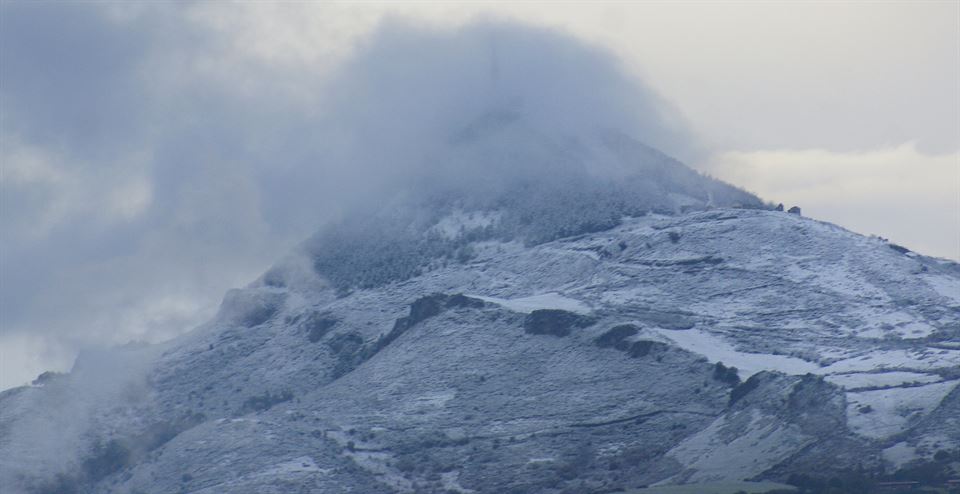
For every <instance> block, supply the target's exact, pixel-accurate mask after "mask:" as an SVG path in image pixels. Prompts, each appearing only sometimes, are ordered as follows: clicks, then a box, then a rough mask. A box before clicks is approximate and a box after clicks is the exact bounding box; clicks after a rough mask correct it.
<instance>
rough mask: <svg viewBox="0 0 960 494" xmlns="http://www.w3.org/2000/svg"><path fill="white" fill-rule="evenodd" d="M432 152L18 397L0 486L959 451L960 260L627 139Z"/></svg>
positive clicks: (868, 459)
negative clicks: (840, 221) (206, 312)
mask: <svg viewBox="0 0 960 494" xmlns="http://www.w3.org/2000/svg"><path fill="white" fill-rule="evenodd" d="M429 158H430V159H439V160H446V161H448V162H450V163H453V164H454V166H452V168H451V169H453V170H458V171H457V172H455V173H454V176H453V177H452V178H451V177H446V176H442V175H430V174H423V175H420V176H417V177H416V180H418V181H424V182H428V183H429V186H424V187H412V188H410V189H409V190H423V191H430V192H429V193H425V194H420V195H417V194H414V195H413V196H412V197H411V195H410V194H406V195H398V196H396V197H393V198H390V199H389V200H388V201H386V202H385V204H386V206H383V205H375V207H371V208H369V211H372V212H369V211H368V214H365V215H361V214H360V213H356V214H354V215H353V216H347V217H345V218H344V220H343V221H342V222H340V223H337V224H335V225H333V226H331V227H329V228H327V229H325V230H323V231H321V232H319V233H318V234H317V235H316V236H314V238H312V239H311V240H309V241H308V242H306V243H305V244H304V245H303V246H302V248H301V249H299V250H298V251H297V252H294V253H292V254H291V255H290V256H289V257H287V258H286V259H284V260H282V261H281V262H279V263H278V264H277V265H276V266H275V267H273V268H272V269H270V270H269V271H268V272H267V273H266V274H265V275H264V276H263V277H261V279H259V280H257V281H256V282H254V283H253V284H251V285H250V286H248V287H246V288H244V289H239V290H233V291H231V292H229V293H228V294H227V295H226V297H225V298H224V301H223V304H222V307H221V309H220V312H219V314H218V315H217V317H216V318H215V319H214V320H212V321H210V322H209V323H207V324H205V325H203V326H201V327H199V328H197V329H196V330H194V331H192V332H191V333H188V334H186V335H184V336H182V337H180V338H177V339H175V340H173V341H170V342H168V343H165V344H162V345H153V346H128V347H124V348H119V349H116V350H113V351H110V352H103V353H97V354H85V355H82V356H81V357H80V358H79V359H78V361H77V363H76V366H75V369H74V370H73V372H71V373H70V374H67V375H52V374H48V375H44V376H41V378H40V379H38V380H37V381H36V382H35V383H34V384H33V385H31V386H26V387H21V388H16V389H13V390H9V391H6V392H4V393H3V394H0V466H2V475H3V478H2V479H0V482H2V483H3V485H4V486H10V487H11V488H12V489H14V491H13V492H34V493H40V492H45V493H49V492H59V493H65V492H98V493H108V492H116V493H134V492H194V493H214V492H232V493H268V492H276V493H288V492H318V493H319V492H324V493H327V492H331V493H333V492H365V493H395V492H401V493H403V492H463V493H469V492H477V493H481V492H483V493H487V492H489V493H502V492H518V493H519V492H524V493H526V492H533V493H536V492H543V493H559V492H615V491H617V490H621V489H630V488H637V487H640V486H644V485H650V484H657V483H664V484H672V483H700V482H709V481H740V480H758V479H763V480H775V481H788V480H790V481H793V482H794V483H797V482H805V481H809V482H817V481H822V482H826V480H827V479H832V480H831V481H833V482H840V485H841V486H842V485H848V486H853V485H855V482H861V481H862V480H863V479H864V478H870V477H877V476H881V475H885V474H890V473H892V472H895V471H901V472H908V474H909V472H911V471H930V467H928V466H929V465H941V466H942V465H946V464H947V463H944V462H943V461H941V460H943V457H944V455H947V458H949V457H950V456H949V455H954V454H956V450H957V448H958V446H960V419H958V417H960V391H958V390H957V384H958V383H960V373H958V363H960V345H958V343H957V342H958V341H960V267H958V265H957V264H955V263H951V262H948V261H944V260H938V259H933V258H928V257H924V256H922V255H918V254H915V253H912V252H909V251H907V250H906V249H903V248H901V247H899V246H896V245H893V244H890V243H887V242H886V241H884V240H882V239H878V238H866V237H863V236H860V235H857V234H854V233H851V232H849V231H846V230H844V229H842V228H839V227H837V226H835V225H831V224H827V223H823V222H819V221H816V220H813V219H808V218H803V217H801V216H799V215H796V214H789V213H785V212H781V211H775V210H773V208H768V207H765V206H764V205H763V204H762V203H761V202H760V201H759V200H758V199H757V198H756V197H754V196H752V195H750V194H747V193H745V192H742V191H740V190H738V189H736V188H733V187H731V186H729V185H726V184H723V183H720V182H717V181H715V180H712V179H709V178H706V177H704V176H701V175H700V174H698V173H696V172H694V171H692V170H690V169H689V168H687V167H685V166H684V165H682V164H681V163H679V162H677V161H676V160H673V159H671V158H669V157H667V156H666V155H664V154H662V153H660V152H658V151H656V150H654V149H653V148H650V147H648V146H645V145H643V144H641V143H639V142H637V141H635V140H632V139H630V138H629V137H627V136H625V135H624V134H621V133H618V132H612V131H597V132H595V133H592V134H585V135H581V136H577V137H576V138H571V137H570V136H566V135H559V136H557V135H550V134H543V133H539V132H538V131H537V130H536V129H535V127H532V126H527V125H526V124H525V122H524V119H523V118H522V116H518V115H516V114H511V113H491V114H487V115H485V116H483V117H481V118H479V119H478V120H476V121H474V122H472V123H470V124H468V125H466V126H464V127H463V128H462V129H460V130H459V131H457V132H454V133H452V134H451V135H450V136H449V141H448V145H447V146H446V147H445V148H444V149H443V152H442V153H439V154H437V155H435V156H430V157H429ZM543 162H549V163H554V164H556V167H555V170H557V171H556V172H555V173H552V174H543V173H542V170H544V169H545V168H544V167H542V166H533V165H531V163H533V164H536V163H543ZM457 163H465V164H466V165H465V166H457V165H456V164H457ZM477 163H483V164H486V166H485V167H478V166H475V164H477ZM467 170H469V171H470V173H473V175H472V176H470V177H467V178H468V179H467V180H464V177H463V176H462V175H459V174H458V173H460V172H464V173H465V172H466V171H467ZM592 170H593V171H595V170H604V172H603V173H602V174H597V173H595V172H592ZM504 176H509V177H511V178H510V180H502V178H503V177H504ZM911 468H914V469H915V470H910V469H911ZM920 468H927V470H919V469H920ZM908 474H904V475H908ZM798 479H799V480H798ZM844 482H846V483H847V484H844ZM851 489H852V487H851ZM851 492H853V491H852V490H851Z"/></svg>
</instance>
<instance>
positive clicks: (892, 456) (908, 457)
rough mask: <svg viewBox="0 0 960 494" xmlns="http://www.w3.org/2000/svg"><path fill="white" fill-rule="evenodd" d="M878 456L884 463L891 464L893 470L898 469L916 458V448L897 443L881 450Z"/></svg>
mask: <svg viewBox="0 0 960 494" xmlns="http://www.w3.org/2000/svg"><path fill="white" fill-rule="evenodd" d="M880 454H881V456H883V460H884V461H887V462H889V463H891V464H893V468H894V469H899V468H900V467H902V466H904V465H906V464H907V463H909V462H911V461H913V460H915V459H916V458H917V448H914V447H913V446H910V445H908V444H907V443H905V442H899V443H897V444H894V445H893V446H890V447H889V448H887V449H885V450H883V451H882V452H881V453H880Z"/></svg>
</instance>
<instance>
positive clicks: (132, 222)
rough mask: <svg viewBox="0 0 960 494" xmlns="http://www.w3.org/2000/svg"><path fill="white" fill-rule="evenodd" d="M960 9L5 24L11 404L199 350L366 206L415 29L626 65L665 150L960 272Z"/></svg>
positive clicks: (198, 10)
mask: <svg viewBox="0 0 960 494" xmlns="http://www.w3.org/2000/svg"><path fill="white" fill-rule="evenodd" d="M958 5H960V4H957V3H956V2H929V3H916V2H914V3H874V4H871V3H862V2H857V3H841V2H837V3H817V4H806V3H803V4H801V3H776V4H772V5H771V4H767V5H763V4H759V3H732V4H721V3H683V4H680V5H672V4H663V3H644V4H637V5H632V4H621V3H615V4H605V5H596V4H590V5H587V4H583V5H577V4H566V3H565V4H557V5H551V4H548V3H530V4H520V5H509V4H506V3H504V4H490V5H479V4H466V3H458V4H456V5H454V6H443V5H439V4H413V3H410V4H402V5H400V4H397V3H386V4H372V3H368V4H362V5H345V4H332V3H323V4H321V3H310V2H302V3H293V2H285V3H279V2H277V3H271V2H247V3H238V4H229V3H223V2H216V3H213V2H208V3H204V2H198V3H178V4H174V3H172V2H171V3H162V2H149V3H142V4H133V5H127V4H123V3H114V2H107V3H99V4H98V3H67V2H56V3H37V2H29V3H28V2H4V3H3V5H2V7H0V23H2V29H0V112H2V113H0V160H2V161H0V166H2V170H0V172H2V175H0V270H2V271H0V389H2V388H6V387H9V386H11V385H16V384H20V383H22V382H25V381H28V380H29V379H31V378H32V377H33V376H35V375H36V374H38V373H39V372H40V371H42V370H44V369H46V368H55V369H66V368H69V365H70V363H71V362H72V358H73V356H74V355H75V353H76V352H77V351H78V350H80V349H82V348H85V347H87V346H90V345H96V344H101V343H123V342H125V341H128V340H131V339H146V340H150V341H158V340H162V339H165V338H169V337H171V336H173V335H175V334H178V333H180V332H183V331H184V330H186V329H189V328H190V327H191V326H193V325H195V324H196V323H198V322H201V321H202V320H203V319H205V318H206V317H209V316H210V315H211V314H212V313H213V311H215V309H216V306H217V304H218V303H219V300H220V297H221V296H222V294H223V292H224V291H225V290H226V289H227V288H229V287H232V286H239V285H243V284H245V283H247V282H249V281H251V280H252V279H253V278H255V277H256V276H257V275H259V274H260V273H261V272H262V271H263V270H264V269H266V267H268V266H269V264H270V263H271V262H273V261H275V260H276V259H277V258H278V257H279V256H281V255H282V254H283V253H284V252H286V251H287V250H288V249H290V248H291V247H292V246H293V245H295V244H296V242H298V241H300V240H302V239H304V238H306V237H307V236H308V235H309V234H310V233H311V232H312V231H313V230H314V229H315V228H316V227H317V226H318V225H319V224H321V223H322V222H323V221H325V220H327V219H329V218H332V217H335V216H336V215H337V214H338V213H339V212H340V211H341V210H342V209H343V208H344V207H345V206H344V205H345V204H348V203H349V202H350V201H355V200H358V197H357V195H358V192H357V191H356V190H351V189H350V188H349V187H344V186H343V184H344V183H345V182H350V181H353V180H354V177H355V176H356V173H357V171H356V170H350V169H347V168H344V167H343V166H340V165H339V163H340V162H341V161H344V160H346V159H347V158H348V157H349V155H342V156H341V155H337V154H336V150H337V149H338V148H337V146H336V142H335V139H336V137H337V135H336V134H335V133H333V134H331V133H329V132H328V131H329V129H332V128H335V126H332V125H330V122H329V121H328V120H329V119H330V118H331V116H335V115H341V116H342V115H345V114H346V110H345V109H344V108H343V107H342V105H343V103H342V102H343V101H346V102H350V101H352V100H351V98H349V97H346V98H343V97H341V96H343V93H342V91H343V88H344V87H347V86H348V85H347V84H345V82H344V77H347V78H353V79H351V80H352V81H362V80H363V78H364V77H365V76H366V75H367V73H365V72H364V71H363V70H366V69H364V68H368V69H370V70H373V69H377V68H378V67H381V68H382V66H378V65H377V63H369V60H367V62H365V65H364V64H361V63H359V62H357V61H356V60H355V59H354V58H353V57H354V56H355V55H356V54H358V53H360V54H363V53H367V52H365V51H364V50H367V49H368V48H370V45H371V44H375V43H378V42H379V43H383V42H384V41H383V39H384V38H383V33H382V31H380V27H381V26H382V25H383V23H384V22H388V23H391V22H395V21H392V20H391V19H397V18H400V19H403V20H404V22H405V23H406V25H408V26H409V25H410V23H413V24H414V25H416V24H421V25H422V26H423V27H424V28H425V29H427V30H437V29H439V30H453V29H457V28H459V27H461V26H463V25H464V24H466V23H468V22H471V21H472V20H474V19H476V18H477V16H480V17H490V16H494V17H500V18H506V19H512V20H517V21H520V22H524V23H530V24H533V25H537V26H542V27H548V28H550V29H554V30H556V31H558V32H564V33H568V34H569V35H570V36H573V37H575V38H579V39H582V40H584V41H586V42H587V43H588V44H589V45H591V46H593V48H589V49H590V50H608V51H609V53H610V54H611V55H610V56H611V57H614V58H615V59H618V60H619V63H620V64H622V67H623V68H624V70H625V71H627V72H628V73H631V74H633V75H635V76H637V78H638V79H639V80H642V81H643V84H645V85H646V86H647V87H649V88H651V89H652V93H653V94H656V95H658V96H659V97H660V98H661V100H662V101H661V100H658V101H657V102H656V105H658V106H659V105H661V103H662V104H663V105H664V106H668V107H670V108H672V110H673V113H671V115H673V119H674V120H675V123H676V125H675V126H676V129H686V132H687V134H689V135H692V136H695V138H693V137H691V138H690V139H689V142H686V143H685V144H684V143H680V142H675V141H671V139H672V138H671V137H670V136H668V135H666V134H664V135H661V136H657V137H654V138H652V139H651V140H652V141H656V142H657V143H658V144H660V145H661V146H664V147H667V148H668V150H670V151H672V152H674V153H676V154H679V155H681V156H682V157H683V158H685V159H688V160H690V161H691V164H692V165H694V166H696V167H698V168H700V169H702V170H705V171H707V172H708V173H711V174H713V175H715V176H719V177H721V178H725V179H728V180H730V181H731V182H734V183H736V184H737V185H742V186H744V187H746V188H747V189H749V190H751V191H753V192H756V193H758V194H760V195H761V196H762V197H764V198H765V199H768V200H773V201H784V202H790V203H799V204H800V205H801V206H803V207H804V210H805V211H806V212H807V213H808V214H811V215H814V216H816V217H819V218H822V219H826V220H830V221H836V222H838V223H839V224H841V225H842V226H846V227H848V228H851V229H853V230H855V231H859V232H861V233H867V234H870V233H876V234H880V235H883V236H885V237H890V238H891V239H892V240H894V241H896V242H898V243H902V244H904V245H907V246H909V247H911V248H915V249H917V250H919V251H921V252H924V253H929V254H934V255H939V256H943V257H952V258H954V259H960V161H958V159H960V137H958V135H960V7H958ZM385 20H386V21H385ZM376 33H380V34H379V35H378V34H376ZM400 41H402V39H401V40H400ZM411 43H413V44H414V45H415V44H416V43H414V42H412V41H411ZM571 46H573V45H571ZM455 48H456V47H455ZM459 48H463V47H462V46H461V47H459ZM380 53H382V50H381V52H380ZM403 56H404V55H403V54H402V52H398V61H399V62H398V63H400V62H403V61H404V60H405V59H404V58H403ZM446 56H447V55H443V54H442V53H441V52H440V51H438V52H437V53H436V54H435V57H436V58H437V60H439V61H440V62H443V61H444V60H445V59H444V57H446ZM601 58H602V56H601ZM406 61H407V63H413V62H417V63H421V65H420V66H421V67H424V68H426V69H427V70H432V69H435V67H433V66H431V65H430V63H429V61H423V60H420V59H418V58H414V59H406ZM598 63H599V64H600V67H603V66H604V65H603V64H604V63H606V62H598ZM351 64H352V65H351ZM369 75H370V78H371V79H376V78H377V73H376V72H371V73H370V74H369ZM559 75H560V74H558V76H559ZM444 80H445V81H446V82H447V83H448V84H454V85H461V86H462V85H464V84H465V83H464V79H460V78H457V77H453V76H451V77H449V78H448V79H444ZM598 80H599V81H602V80H603V79H593V80H591V79H589V78H586V79H584V82H585V83H594V82H596V81H598ZM381 82H383V81H381ZM356 83H359V82H356ZM386 89H388V88H387V86H386V85H382V86H380V88H379V89H378V90H386ZM395 89H396V91H397V92H400V91H410V90H411V89H414V88H413V87H406V88H395ZM368 90H369V88H368ZM338 91H341V92H338ZM366 94H370V93H366ZM644 94H650V93H649V92H645V93H644ZM456 96H457V95H456V94H453V95H450V97H451V98H453V97H456ZM417 97H420V98H423V97H425V96H423V95H419V96H417ZM417 97H414V98H413V99H412V100H413V101H416V100H417ZM387 100H388V101H391V102H396V101H398V100H399V98H397V97H396V95H394V96H388V97H387ZM338 101H340V102H341V103H339V104H340V105H341V106H340V107H338V103H337V102H338ZM451 101H453V100H451ZM442 121H443V120H442V119H439V120H437V122H442ZM350 125H352V126H356V125H359V124H357V123H356V122H353V123H351V124H350ZM350 125H348V126H347V127H350ZM417 128H418V129H421V130H422V129H425V128H426V127H422V126H421V127H417ZM318 129H324V132H328V133H323V132H320V133H319V135H322V136H323V139H321V138H320V137H318V132H319V131H318ZM386 129H387V130H392V131H396V132H400V131H402V130H403V128H402V127H395V126H391V127H387V128H386ZM676 129H675V130H676ZM649 132H654V129H652V128H651V129H649ZM392 133H393V132H391V134H392ZM398 135H399V134H398ZM671 135H673V136H676V135H678V134H671ZM340 137H343V138H349V136H340ZM398 139H399V138H398ZM381 175H382V174H381ZM380 180H381V182H387V181H389V180H390V177H389V175H384V176H380ZM918 218H922V221H918Z"/></svg>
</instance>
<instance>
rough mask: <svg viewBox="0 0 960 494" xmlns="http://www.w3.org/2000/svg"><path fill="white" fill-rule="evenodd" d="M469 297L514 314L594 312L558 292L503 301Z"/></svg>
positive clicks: (479, 296) (587, 306)
mask: <svg viewBox="0 0 960 494" xmlns="http://www.w3.org/2000/svg"><path fill="white" fill-rule="evenodd" d="M467 296H468V297H473V298H478V299H480V300H483V301H484V302H490V303H494V304H497V305H501V306H503V307H506V308H507V309H510V310H512V311H514V312H523V313H525V314H529V313H531V312H533V311H535V310H542V309H559V310H565V311H568V312H576V313H577V314H589V313H590V312H592V311H593V309H591V308H590V306H589V305H587V304H585V303H583V302H581V301H579V300H577V299H573V298H569V297H564V296H563V295H560V294H559V293H556V292H550V293H544V294H541V295H532V296H530V297H522V298H514V299H503V298H497V297H484V296H481V295H469V294H468V295H467Z"/></svg>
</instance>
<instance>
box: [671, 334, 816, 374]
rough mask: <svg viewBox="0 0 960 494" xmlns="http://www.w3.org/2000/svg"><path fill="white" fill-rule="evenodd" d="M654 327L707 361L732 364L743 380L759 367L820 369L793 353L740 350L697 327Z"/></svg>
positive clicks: (798, 371) (802, 370) (785, 370)
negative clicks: (790, 355) (777, 353)
mask: <svg viewBox="0 0 960 494" xmlns="http://www.w3.org/2000/svg"><path fill="white" fill-rule="evenodd" d="M655 331H658V332H659V333H660V334H661V335H663V336H665V337H667V338H669V339H670V340H671V341H673V342H674V343H676V344H677V346H679V347H680V348H683V349H684V350H687V351H689V352H693V353H697V354H700V355H703V356H704V357H706V358H707V360H709V361H710V362H711V363H713V362H723V363H724V365H726V366H728V367H731V366H732V367H736V368H737V369H738V370H739V371H740V379H743V380H746V379H747V378H749V377H750V376H752V375H754V374H756V373H757V372H760V371H763V370H769V371H779V372H783V373H784V374H793V375H803V374H807V373H810V372H817V371H818V370H819V369H820V366H819V365H817V364H815V363H813V362H808V361H806V360H803V359H800V358H796V357H788V356H786V355H772V354H767V353H747V352H741V351H738V350H736V349H735V348H734V347H733V345H731V344H730V343H727V342H726V341H725V340H724V339H723V338H721V337H719V336H716V335H713V334H711V333H708V332H706V331H703V330H700V329H662V328H656V329H655Z"/></svg>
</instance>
